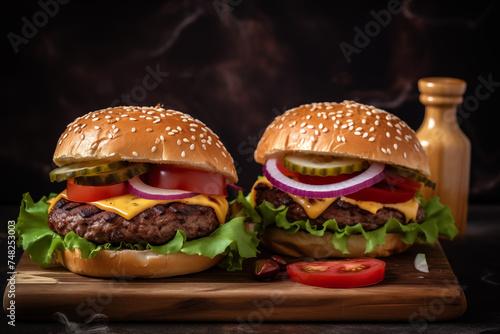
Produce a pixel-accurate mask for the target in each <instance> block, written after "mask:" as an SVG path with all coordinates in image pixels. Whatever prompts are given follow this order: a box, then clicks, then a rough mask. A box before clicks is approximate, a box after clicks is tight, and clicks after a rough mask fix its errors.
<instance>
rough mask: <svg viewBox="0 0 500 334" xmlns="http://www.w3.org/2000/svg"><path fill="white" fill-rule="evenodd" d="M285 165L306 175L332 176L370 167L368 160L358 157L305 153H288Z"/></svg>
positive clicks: (284, 161) (284, 160)
mask: <svg viewBox="0 0 500 334" xmlns="http://www.w3.org/2000/svg"><path fill="white" fill-rule="evenodd" d="M283 165H284V166H285V167H286V168H288V169H290V170H291V171H293V172H299V173H300V174H305V175H316V176H331V175H339V174H350V173H353V172H357V171H361V170H364V169H366V168H368V166H369V164H368V161H366V160H362V159H356V158H335V157H329V156H313V155H305V154H287V155H286V156H285V157H284V159H283Z"/></svg>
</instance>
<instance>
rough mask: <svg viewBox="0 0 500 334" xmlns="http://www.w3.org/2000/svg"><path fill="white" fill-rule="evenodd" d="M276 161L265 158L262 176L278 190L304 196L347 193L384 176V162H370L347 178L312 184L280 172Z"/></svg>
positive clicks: (327, 195) (373, 182) (371, 183)
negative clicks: (329, 182) (353, 175)
mask: <svg viewBox="0 0 500 334" xmlns="http://www.w3.org/2000/svg"><path fill="white" fill-rule="evenodd" d="M277 163H278V160H277V159H269V160H267V161H266V164H265V165H264V168H263V171H264V176H265V177H267V179H268V180H269V182H271V184H272V185H273V186H275V187H276V188H278V189H279V190H281V191H284V192H287V193H289V194H292V195H296V196H301V197H305V198H331V197H339V196H344V195H349V194H352V193H355V192H356V191H359V190H361V189H364V188H367V187H371V186H372V185H374V184H375V183H378V182H380V181H382V180H383V179H384V177H385V176H384V168H385V164H383V163H380V162H372V163H371V165H370V167H368V169H367V170H365V171H364V172H362V173H361V174H359V175H357V176H355V177H353V178H351V179H349V180H345V181H342V182H337V183H332V184H322V185H312V184H306V183H301V182H298V181H295V180H292V179H290V178H289V177H287V176H286V175H284V174H283V173H281V171H280V170H279V168H278V165H277Z"/></svg>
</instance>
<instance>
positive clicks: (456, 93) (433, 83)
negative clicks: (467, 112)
mask: <svg viewBox="0 0 500 334" xmlns="http://www.w3.org/2000/svg"><path fill="white" fill-rule="evenodd" d="M466 87H467V84H466V83H465V81H463V80H461V79H456V78H446V77H429V78H422V79H420V80H418V90H419V91H420V102H422V103H423V104H424V105H426V106H428V105H459V104H460V103H462V101H463V97H462V96H463V94H464V93H465V89H466Z"/></svg>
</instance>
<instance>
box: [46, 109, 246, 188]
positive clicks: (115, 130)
mask: <svg viewBox="0 0 500 334" xmlns="http://www.w3.org/2000/svg"><path fill="white" fill-rule="evenodd" d="M53 160H54V162H55V163H56V165H58V166H64V165H67V164H70V163H75V162H85V161H92V160H103V161H116V160H126V161H130V162H150V163H158V164H171V165H175V166H180V167H186V168H193V169H199V170H204V171H208V172H217V173H220V174H222V175H224V176H225V178H226V180H227V182H228V183H236V182H237V181H238V176H237V174H236V169H235V167H234V163H233V158H232V157H231V155H230V154H229V152H228V151H227V150H226V148H225V147H224V145H223V144H222V142H221V141H220V140H219V137H218V136H217V135H216V134H215V133H214V132H212V130H210V129H209V128H208V127H207V126H206V125H205V124H203V123H202V122H201V121H199V120H197V119H194V118H193V117H191V116H190V115H188V114H184V113H182V112H179V111H175V110H171V109H163V108H162V107H159V106H157V107H136V106H124V107H114V108H107V109H102V110H97V111H94V112H91V113H88V114H86V115H84V116H82V117H78V118H77V119H75V120H74V121H73V122H72V123H70V124H69V125H68V126H67V128H66V130H65V131H64V132H63V134H62V135H61V137H60V138H59V141H58V142H57V147H56V150H55V152H54V157H53Z"/></svg>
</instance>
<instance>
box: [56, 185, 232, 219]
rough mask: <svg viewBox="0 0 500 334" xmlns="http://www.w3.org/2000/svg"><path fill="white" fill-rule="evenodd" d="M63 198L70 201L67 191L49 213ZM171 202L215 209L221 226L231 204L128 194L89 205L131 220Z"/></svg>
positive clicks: (216, 199) (208, 199)
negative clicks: (140, 196) (152, 198)
mask: <svg viewBox="0 0 500 334" xmlns="http://www.w3.org/2000/svg"><path fill="white" fill-rule="evenodd" d="M61 198H66V199H68V196H67V195H66V190H64V191H63V192H62V193H60V194H59V195H58V196H57V197H54V198H51V199H50V200H49V201H47V202H48V203H49V204H50V206H49V212H50V210H52V207H53V206H54V205H55V204H56V202H57V201H59V200H60V199H61ZM171 202H178V203H184V204H189V205H204V206H209V207H211V208H212V209H214V211H215V214H216V215H217V219H218V220H219V223H220V224H224V223H225V221H226V215H227V211H228V209H229V203H228V202H227V199H226V197H224V196H215V195H213V196H208V195H203V194H200V195H197V196H193V197H190V198H184V199H176V200H171V201H158V200H150V199H144V198H139V197H137V196H134V195H132V194H127V195H123V196H117V197H112V198H107V199H104V200H101V201H96V202H88V204H92V205H95V206H97V207H98V208H99V209H101V210H107V211H112V212H114V213H116V214H119V215H120V216H122V217H123V218H125V219H127V220H130V219H132V218H133V217H134V216H136V215H138V214H139V213H141V212H142V211H144V210H146V209H149V208H152V207H153V206H155V205H157V204H167V203H171Z"/></svg>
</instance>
